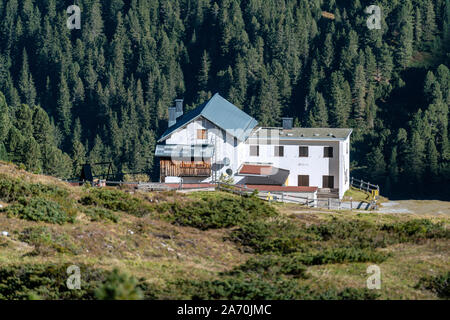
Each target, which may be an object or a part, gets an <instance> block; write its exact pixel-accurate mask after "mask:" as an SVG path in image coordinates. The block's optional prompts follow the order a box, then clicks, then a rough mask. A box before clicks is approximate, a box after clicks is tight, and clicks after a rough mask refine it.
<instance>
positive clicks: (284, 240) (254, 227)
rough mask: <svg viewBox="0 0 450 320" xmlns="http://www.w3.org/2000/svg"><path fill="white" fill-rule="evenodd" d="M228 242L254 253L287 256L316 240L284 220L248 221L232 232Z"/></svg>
mask: <svg viewBox="0 0 450 320" xmlns="http://www.w3.org/2000/svg"><path fill="white" fill-rule="evenodd" d="M230 240H232V241H235V242H238V243H240V244H241V245H244V246H247V247H249V248H251V249H252V251H253V252H255V253H268V252H273V253H279V254H289V253H293V252H297V251H301V250H303V248H304V246H305V244H306V242H307V241H313V240H317V239H316V237H315V236H314V235H313V234H308V233H306V232H305V230H304V229H303V228H302V227H301V226H299V225H296V224H293V223H291V222H288V221H284V220H273V221H263V220H249V221H247V222H246V223H244V224H242V226H241V227H240V228H239V229H236V230H233V231H232V232H231V234H230Z"/></svg>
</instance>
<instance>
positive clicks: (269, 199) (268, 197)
mask: <svg viewBox="0 0 450 320" xmlns="http://www.w3.org/2000/svg"><path fill="white" fill-rule="evenodd" d="M266 200H268V201H272V200H273V196H272V195H271V194H270V192H269V193H268V194H267V198H266Z"/></svg>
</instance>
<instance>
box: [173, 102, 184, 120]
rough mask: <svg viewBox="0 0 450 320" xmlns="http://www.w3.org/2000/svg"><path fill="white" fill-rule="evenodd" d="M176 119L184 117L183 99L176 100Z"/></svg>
mask: <svg viewBox="0 0 450 320" xmlns="http://www.w3.org/2000/svg"><path fill="white" fill-rule="evenodd" d="M175 108H176V118H177V119H178V118H179V117H181V116H182V115H183V99H176V100H175Z"/></svg>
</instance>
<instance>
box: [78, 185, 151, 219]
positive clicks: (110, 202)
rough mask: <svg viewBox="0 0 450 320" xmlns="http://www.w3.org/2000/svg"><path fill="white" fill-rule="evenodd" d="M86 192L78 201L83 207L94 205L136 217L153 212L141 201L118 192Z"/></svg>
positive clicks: (95, 190) (108, 190) (104, 190)
mask: <svg viewBox="0 0 450 320" xmlns="http://www.w3.org/2000/svg"><path fill="white" fill-rule="evenodd" d="M87 192H88V194H87V195H84V196H83V197H82V198H81V199H80V202H81V204H83V205H94V206H99V207H103V208H106V209H110V210H113V211H123V212H126V213H129V214H132V215H135V216H138V217H142V216H144V215H146V214H148V213H150V212H152V211H153V208H152V207H151V206H150V205H149V204H147V203H145V202H144V201H143V200H141V199H139V198H137V197H133V196H131V195H129V194H127V193H125V192H123V191H120V190H111V189H105V188H95V189H92V188H91V189H88V191H87Z"/></svg>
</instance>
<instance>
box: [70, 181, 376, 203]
mask: <svg viewBox="0 0 450 320" xmlns="http://www.w3.org/2000/svg"><path fill="white" fill-rule="evenodd" d="M352 180H353V179H352ZM354 180H356V179H354ZM356 181H359V180H356ZM67 182H69V183H71V184H83V183H86V181H67ZM106 185H109V186H111V185H129V186H135V187H136V188H137V189H140V190H145V191H169V190H189V189H195V190H201V189H202V188H205V189H208V188H209V189H210V188H215V189H216V190H220V191H226V192H231V193H233V194H237V195H240V196H244V195H251V194H253V193H254V195H255V196H256V197H257V198H259V199H261V200H265V201H269V202H283V203H297V204H300V205H305V206H307V207H316V208H325V209H331V210H372V209H375V208H376V206H374V204H373V203H366V202H355V201H341V200H340V199H335V198H320V199H319V198H313V197H304V196H299V195H293V194H292V193H288V192H269V191H258V190H256V189H251V188H247V187H246V186H240V185H230V184H226V183H222V182H218V183H197V184H195V186H193V187H190V186H186V185H183V184H170V185H167V184H165V183H158V182H144V183H143V182H123V181H106ZM371 186H373V185H371ZM366 188H367V186H366ZM363 190H365V189H363Z"/></svg>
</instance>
